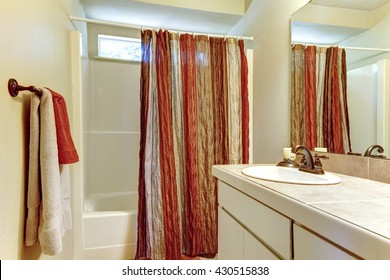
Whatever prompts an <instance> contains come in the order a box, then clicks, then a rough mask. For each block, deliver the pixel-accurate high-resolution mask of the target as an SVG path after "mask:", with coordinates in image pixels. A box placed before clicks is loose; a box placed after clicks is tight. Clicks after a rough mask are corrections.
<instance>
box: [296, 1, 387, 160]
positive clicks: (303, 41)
mask: <svg viewBox="0 0 390 280" xmlns="http://www.w3.org/2000/svg"><path fill="white" fill-rule="evenodd" d="M363 2H364V3H363ZM389 28H390V0H373V1H347V0H340V1H330V0H312V1H311V2H310V3H309V4H307V5H306V6H305V7H303V8H302V9H301V10H299V11H298V12H297V13H295V14H294V15H293V16H292V20H291V32H292V33H291V38H292V42H291V46H292V51H291V57H292V61H291V65H292V73H291V74H292V76H291V78H292V82H291V145H295V144H304V145H306V146H307V147H309V148H310V149H314V148H316V147H324V148H327V150H328V151H329V152H333V153H357V154H364V153H365V151H366V150H367V148H368V147H370V146H371V145H373V144H379V145H381V146H382V147H383V148H384V153H383V155H386V156H387V158H390V33H389V32H388V30H389ZM309 69H311V70H309ZM320 73H322V74H320ZM336 101H337V102H336Z"/></svg>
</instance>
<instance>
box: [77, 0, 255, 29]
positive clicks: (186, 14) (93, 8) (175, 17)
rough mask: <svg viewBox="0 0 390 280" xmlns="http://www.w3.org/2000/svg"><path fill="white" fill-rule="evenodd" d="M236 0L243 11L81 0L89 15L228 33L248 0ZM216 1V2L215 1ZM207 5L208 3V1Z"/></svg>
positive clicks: (148, 24)
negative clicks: (227, 11)
mask: <svg viewBox="0 0 390 280" xmlns="http://www.w3.org/2000/svg"><path fill="white" fill-rule="evenodd" d="M210 1H213V0H210ZM225 1H226V0H225ZM234 1H236V2H242V7H243V8H242V12H235V11H234V12H233V11H232V12H230V13H226V12H225V11H224V12H219V11H217V10H215V9H214V10H213V11H210V9H209V10H207V9H204V10H200V9H189V8H182V7H178V6H173V5H169V6H168V5H165V4H164V5H162V4H155V3H156V2H157V3H161V2H162V3H168V2H170V3H173V2H174V1H141V0H138V1H132V0H80V2H81V4H82V6H83V9H84V12H85V15H86V17H87V18H91V19H97V20H103V21H111V22H120V23H125V24H131V25H139V26H144V27H153V28H163V29H173V30H178V29H179V30H181V31H191V32H201V33H217V34H227V33H228V32H229V30H230V29H231V28H232V27H233V26H234V25H235V24H237V22H238V21H239V20H240V19H241V18H242V16H243V14H244V10H245V5H248V0H234ZM147 2H154V3H147ZM180 2H181V3H185V1H176V3H180ZM199 2H200V1H198V4H197V5H198V6H199ZM203 2H207V1H203ZM214 2H216V1H214ZM221 3H223V2H221ZM212 4H214V6H216V4H215V3H212ZM212 4H208V6H212ZM239 4H240V3H239ZM204 5H205V6H207V4H204Z"/></svg>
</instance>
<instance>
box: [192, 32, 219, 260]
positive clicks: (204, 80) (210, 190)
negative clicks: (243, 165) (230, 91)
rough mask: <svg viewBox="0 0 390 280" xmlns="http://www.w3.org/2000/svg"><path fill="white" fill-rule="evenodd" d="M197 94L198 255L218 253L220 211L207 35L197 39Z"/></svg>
mask: <svg viewBox="0 0 390 280" xmlns="http://www.w3.org/2000/svg"><path fill="white" fill-rule="evenodd" d="M195 42H196V91H197V100H198V122H197V123H198V125H197V128H198V159H199V187H200V212H201V213H205V214H203V215H201V216H200V220H201V225H202V226H201V228H200V230H201V238H200V240H202V242H199V244H198V252H197V253H206V252H210V253H216V252H217V248H216V246H215V245H216V243H215V242H213V240H215V237H216V234H217V225H216V224H215V222H214V221H215V220H216V215H217V212H216V211H217V209H216V207H215V205H216V203H217V201H216V195H215V194H216V184H215V179H214V178H213V176H212V174H211V167H212V165H213V164H214V162H215V160H214V153H210V151H214V134H213V133H210V132H211V131H214V121H213V95H212V86H211V65H210V63H209V61H210V44H209V42H208V38H207V36H196V37H195Z"/></svg>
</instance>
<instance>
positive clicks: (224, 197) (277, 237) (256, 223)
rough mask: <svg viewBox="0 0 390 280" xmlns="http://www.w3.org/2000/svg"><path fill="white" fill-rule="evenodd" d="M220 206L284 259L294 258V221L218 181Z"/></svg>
mask: <svg viewBox="0 0 390 280" xmlns="http://www.w3.org/2000/svg"><path fill="white" fill-rule="evenodd" d="M218 201H219V205H220V206H221V207H222V208H224V209H225V210H226V211H227V212H229V213H230V214H231V215H232V216H233V217H234V218H235V219H236V220H238V221H239V222H240V223H241V224H242V225H243V226H245V227H246V228H247V229H249V230H250V231H251V232H252V233H253V234H254V235H255V236H256V237H257V238H259V239H260V240H261V241H262V242H263V243H264V244H266V245H267V247H269V248H272V250H273V251H274V252H276V253H277V254H278V255H279V256H280V257H281V258H283V259H291V220H290V219H288V218H286V217H285V216H283V215H281V214H279V213H278V212H276V211H274V210H272V209H271V208H269V207H267V206H265V205H263V204H261V203H260V202H258V201H256V200H255V199H253V198H251V197H249V196H247V195H245V194H243V193H242V192H240V191H238V190H236V189H235V188H232V187H231V186H229V185H227V184H225V183H223V182H221V181H219V182H218Z"/></svg>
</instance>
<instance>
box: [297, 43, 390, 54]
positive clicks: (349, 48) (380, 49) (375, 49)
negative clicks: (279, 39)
mask: <svg viewBox="0 0 390 280" xmlns="http://www.w3.org/2000/svg"><path fill="white" fill-rule="evenodd" d="M292 44H293V45H296V44H301V45H311V46H317V47H339V48H343V49H346V50H357V51H377V52H390V49H382V48H363V47H350V46H338V45H318V44H308V43H305V42H292Z"/></svg>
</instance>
